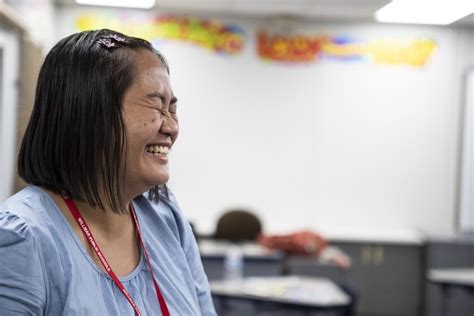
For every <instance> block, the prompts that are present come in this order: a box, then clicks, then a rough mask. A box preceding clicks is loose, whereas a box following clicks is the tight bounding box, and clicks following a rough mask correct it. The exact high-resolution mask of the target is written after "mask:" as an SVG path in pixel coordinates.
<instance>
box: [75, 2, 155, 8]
mask: <svg viewBox="0 0 474 316" xmlns="http://www.w3.org/2000/svg"><path fill="white" fill-rule="evenodd" d="M76 3H77V4H86V5H97V6H105V7H122V8H136V9H151V8H152V7H153V6H154V5H155V3H156V1H155V0H76Z"/></svg>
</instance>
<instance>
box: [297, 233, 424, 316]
mask: <svg viewBox="0 0 474 316" xmlns="http://www.w3.org/2000/svg"><path fill="white" fill-rule="evenodd" d="M331 244H332V245H334V246H337V247H339V248H341V249H342V250H343V251H344V252H346V253H347V254H348V255H349V256H350V257H351V258H352V267H351V269H350V270H349V271H346V272H343V271H339V272H335V271H333V270H330V269H322V268H321V267H320V264H319V265H318V264H317V263H315V262H314V260H311V259H303V258H296V259H289V260H288V268H289V272H290V273H293V274H306V275H319V276H325V277H329V278H331V279H333V280H334V281H336V282H338V283H342V284H347V285H349V286H351V287H352V288H353V289H354V290H355V291H356V292H357V294H358V304H357V315H360V316H419V315H422V307H423V304H422V298H423V276H424V272H423V246H422V245H418V244H403V245H398V244H392V243H365V242H342V241H333V242H331ZM304 260H306V265H305V264H304V262H305V261H304ZM311 266H312V267H311Z"/></svg>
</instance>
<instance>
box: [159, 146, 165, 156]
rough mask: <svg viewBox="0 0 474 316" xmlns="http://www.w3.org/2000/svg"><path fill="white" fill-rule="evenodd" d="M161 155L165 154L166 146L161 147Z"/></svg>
mask: <svg viewBox="0 0 474 316" xmlns="http://www.w3.org/2000/svg"><path fill="white" fill-rule="evenodd" d="M160 153H162V154H164V153H165V147H164V146H160Z"/></svg>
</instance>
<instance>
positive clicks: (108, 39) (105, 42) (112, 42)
mask: <svg viewBox="0 0 474 316" xmlns="http://www.w3.org/2000/svg"><path fill="white" fill-rule="evenodd" d="M126 42H127V40H126V39H125V38H124V37H122V36H119V35H117V34H107V35H102V36H101V38H100V39H98V40H97V43H99V44H100V45H102V46H104V47H105V48H113V47H117V44H118V43H126Z"/></svg>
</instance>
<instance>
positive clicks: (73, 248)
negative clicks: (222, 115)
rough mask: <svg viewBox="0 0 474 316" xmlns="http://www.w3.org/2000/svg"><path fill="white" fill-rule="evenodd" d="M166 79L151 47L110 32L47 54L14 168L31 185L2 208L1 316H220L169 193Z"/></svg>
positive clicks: (171, 105)
mask: <svg viewBox="0 0 474 316" xmlns="http://www.w3.org/2000/svg"><path fill="white" fill-rule="evenodd" d="M168 74H169V69H168V65H167V63H166V61H165V59H164V57H163V56H162V55H161V54H160V53H159V52H157V51H156V50H154V49H153V48H152V46H151V45H150V43H148V42H147V41H145V40H142V39H138V38H133V37H128V36H125V35H123V34H120V33H117V32H113V31H110V30H99V31H87V32H81V33H77V34H74V35H71V36H68V37H66V38H64V39H63V40H61V41H60V42H59V43H58V44H57V45H56V46H54V47H53V49H52V50H51V51H50V52H49V54H48V55H47V56H46V59H45V61H44V64H43V66H42V68H41V71H40V75H39V78H38V86H37V92H36V99H35V104H34V108H33V113H32V116H31V119H30V122H29V124H28V128H27V130H26V133H25V136H24V138H23V142H22V145H21V149H20V154H19V159H18V169H19V174H20V176H21V177H22V178H23V179H24V180H25V181H26V182H27V183H29V184H30V185H29V186H28V187H26V188H25V189H24V190H22V191H20V192H19V193H17V194H15V195H14V196H12V197H10V198H9V199H7V200H6V201H5V202H4V203H2V204H1V206H0V315H20V314H21V315H25V314H28V315H133V314H135V315H170V314H171V315H215V311H214V307H213V304H212V300H211V296H210V291H209V284H208V281H207V278H206V276H205V274H204V272H203V268H202V264H201V261H200V257H199V253H198V249H197V246H196V242H195V239H194V237H193V235H192V231H191V229H190V226H189V224H188V223H187V222H186V221H185V219H184V218H183V215H182V213H181V211H180V210H179V207H178V205H177V203H176V200H175V198H174V196H173V195H172V194H171V193H170V192H169V191H168V190H167V189H166V186H165V183H166V182H167V180H168V177H169V173H168V153H169V150H170V149H171V147H172V146H173V144H174V142H175V141H176V138H177V136H178V120H177V114H176V107H177V105H176V103H177V98H176V97H175V95H174V94H173V90H172V88H171V86H170V81H169V76H168ZM145 192H146V193H145Z"/></svg>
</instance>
